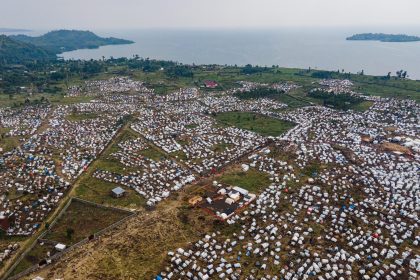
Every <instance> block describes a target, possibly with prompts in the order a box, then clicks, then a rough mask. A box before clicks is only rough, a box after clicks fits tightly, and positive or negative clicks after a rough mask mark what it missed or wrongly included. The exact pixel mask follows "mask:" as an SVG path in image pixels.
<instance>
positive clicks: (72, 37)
mask: <svg viewBox="0 0 420 280" xmlns="http://www.w3.org/2000/svg"><path fill="white" fill-rule="evenodd" d="M10 38H12V39H13V40H16V41H20V42H24V43H28V44H32V45H35V46H37V47H40V48H43V49H45V50H47V51H50V52H53V53H55V54H60V53H63V52H67V51H74V50H78V49H96V48H99V47H101V46H107V45H123V44H132V43H134V42H133V41H130V40H124V39H118V38H114V37H110V38H102V37H99V36H98V35H96V34H95V33H93V32H91V31H80V30H56V31H51V32H48V33H46V34H44V35H42V36H38V37H31V36H27V35H12V36H10Z"/></svg>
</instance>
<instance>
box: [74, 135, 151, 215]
mask: <svg viewBox="0 0 420 280" xmlns="http://www.w3.org/2000/svg"><path fill="white" fill-rule="evenodd" d="M137 137H138V134H137V133H136V132H134V131H133V130H131V129H130V128H128V127H126V128H124V129H123V130H122V132H121V133H120V134H119V135H118V136H117V137H116V139H115V140H114V141H113V143H112V144H111V145H110V146H109V147H108V148H107V149H106V150H105V151H104V153H103V154H102V155H101V156H100V157H99V158H98V159H97V160H96V161H95V162H94V163H93V164H92V165H91V166H90V167H89V168H88V171H87V173H86V174H84V175H82V177H81V179H80V182H79V183H78V185H77V186H76V188H75V190H74V192H75V195H76V196H77V197H80V198H82V199H85V200H88V201H92V202H96V203H98V204H103V205H109V206H116V207H124V208H130V209H131V208H135V209H139V208H143V207H144V206H145V205H146V200H145V199H144V198H143V197H142V196H141V195H139V194H138V193H137V192H135V191H134V190H132V189H130V188H124V189H125V190H126V195H125V196H124V197H121V198H118V199H115V198H113V197H111V195H110V194H111V190H112V189H113V188H115V187H116V186H117V185H116V184H113V183H109V182H106V181H103V180H99V179H96V178H94V177H93V172H94V171H95V170H96V169H101V170H107V171H110V172H113V173H118V174H128V173H129V172H132V171H134V170H136V169H135V168H132V167H126V166H125V165H123V164H122V163H120V162H119V161H118V160H116V159H115V158H113V157H112V156H111V154H112V153H115V152H117V151H119V150H120V148H119V147H118V143H120V142H123V141H127V140H131V139H135V138H137Z"/></svg>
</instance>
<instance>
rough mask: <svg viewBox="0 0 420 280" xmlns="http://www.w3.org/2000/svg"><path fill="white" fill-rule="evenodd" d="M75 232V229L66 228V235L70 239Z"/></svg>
mask: <svg viewBox="0 0 420 280" xmlns="http://www.w3.org/2000/svg"><path fill="white" fill-rule="evenodd" d="M73 234H74V229H72V228H67V230H66V236H67V238H68V239H71V238H72V237H73Z"/></svg>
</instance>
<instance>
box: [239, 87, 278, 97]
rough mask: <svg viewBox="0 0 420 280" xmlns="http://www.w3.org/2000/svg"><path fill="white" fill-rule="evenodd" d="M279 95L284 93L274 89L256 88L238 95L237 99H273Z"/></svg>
mask: <svg viewBox="0 0 420 280" xmlns="http://www.w3.org/2000/svg"><path fill="white" fill-rule="evenodd" d="M279 93H284V92H283V91H279V90H276V89H273V88H266V87H261V88H255V89H252V90H250V91H246V92H241V93H237V94H236V97H238V98H239V99H257V98H272V97H275V96H276V95H278V94H279Z"/></svg>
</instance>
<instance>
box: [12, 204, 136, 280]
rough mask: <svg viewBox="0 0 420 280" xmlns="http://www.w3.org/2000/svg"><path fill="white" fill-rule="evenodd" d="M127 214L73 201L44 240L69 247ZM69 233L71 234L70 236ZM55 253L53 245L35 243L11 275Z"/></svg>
mask: <svg viewBox="0 0 420 280" xmlns="http://www.w3.org/2000/svg"><path fill="white" fill-rule="evenodd" d="M127 215H128V213H125V212H122V211H116V210H113V209H105V208H100V207H96V206H94V205H90V204H87V203H83V202H80V201H76V200H73V201H72V203H71V204H70V206H69V207H68V208H67V210H66V211H65V213H64V214H63V216H61V217H60V219H59V220H58V221H57V223H56V224H55V225H54V226H53V227H52V228H51V229H50V231H49V232H48V233H47V234H46V236H45V237H44V239H47V240H51V241H55V242H60V243H63V244H66V245H67V246H71V245H73V244H75V243H77V242H79V241H81V240H82V239H84V238H87V237H89V236H90V235H92V234H94V233H97V232H99V231H100V230H101V229H104V228H106V227H108V226H110V225H111V224H113V223H115V222H117V221H119V220H121V219H122V218H124V217H126V216H127ZM70 232H72V233H71V234H70ZM48 252H50V254H51V255H53V254H54V253H55V249H54V246H53V245H50V244H46V243H45V244H43V245H41V244H40V243H37V244H36V245H35V246H34V248H32V250H31V251H29V253H28V254H27V255H26V256H25V257H24V258H23V260H22V261H21V262H20V263H19V264H18V265H17V266H16V268H15V269H14V271H13V273H12V275H14V274H17V273H20V272H22V271H24V270H25V269H27V268H29V267H31V266H33V265H36V264H38V263H39V262H40V261H41V260H43V259H46V258H47V257H48Z"/></svg>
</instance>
